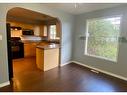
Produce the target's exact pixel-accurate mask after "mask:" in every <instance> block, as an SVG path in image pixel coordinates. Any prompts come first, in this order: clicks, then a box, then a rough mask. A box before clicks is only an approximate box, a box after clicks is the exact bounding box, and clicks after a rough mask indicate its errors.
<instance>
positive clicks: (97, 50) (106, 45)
mask: <svg viewBox="0 0 127 95" xmlns="http://www.w3.org/2000/svg"><path fill="white" fill-rule="evenodd" d="M87 25H88V26H87V28H88V31H87V37H86V39H87V40H86V51H85V53H86V54H87V55H93V56H97V57H101V58H106V59H110V60H113V61H116V60H117V54H118V37H119V31H120V17H113V18H105V19H92V20H89V21H88V22H87Z"/></svg>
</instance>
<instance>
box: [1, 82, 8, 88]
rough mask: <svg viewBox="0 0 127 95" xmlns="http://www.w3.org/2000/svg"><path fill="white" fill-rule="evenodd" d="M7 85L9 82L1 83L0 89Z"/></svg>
mask: <svg viewBox="0 0 127 95" xmlns="http://www.w3.org/2000/svg"><path fill="white" fill-rule="evenodd" d="M7 85H10V82H9V81H7V82H4V83H1V84H0V88H1V87H4V86H7Z"/></svg>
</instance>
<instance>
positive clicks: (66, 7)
mask: <svg viewBox="0 0 127 95" xmlns="http://www.w3.org/2000/svg"><path fill="white" fill-rule="evenodd" d="M75 4H76V8H75ZM42 5H43V6H46V7H50V8H53V9H58V10H61V11H64V12H67V13H70V14H73V15H77V14H82V13H85V12H91V11H95V10H99V9H104V8H110V7H115V6H118V5H120V4H118V3H116V4H115V3H113V4H110V3H107V4H106V3H45V4H42Z"/></svg>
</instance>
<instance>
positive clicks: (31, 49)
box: [24, 43, 37, 57]
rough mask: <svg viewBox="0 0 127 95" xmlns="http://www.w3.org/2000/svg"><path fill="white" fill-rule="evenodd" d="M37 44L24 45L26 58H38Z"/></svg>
mask: <svg viewBox="0 0 127 95" xmlns="http://www.w3.org/2000/svg"><path fill="white" fill-rule="evenodd" d="M36 44H37V43H25V44H24V57H32V56H36Z"/></svg>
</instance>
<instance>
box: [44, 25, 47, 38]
mask: <svg viewBox="0 0 127 95" xmlns="http://www.w3.org/2000/svg"><path fill="white" fill-rule="evenodd" d="M43 35H44V36H47V26H46V25H44V34H43Z"/></svg>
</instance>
